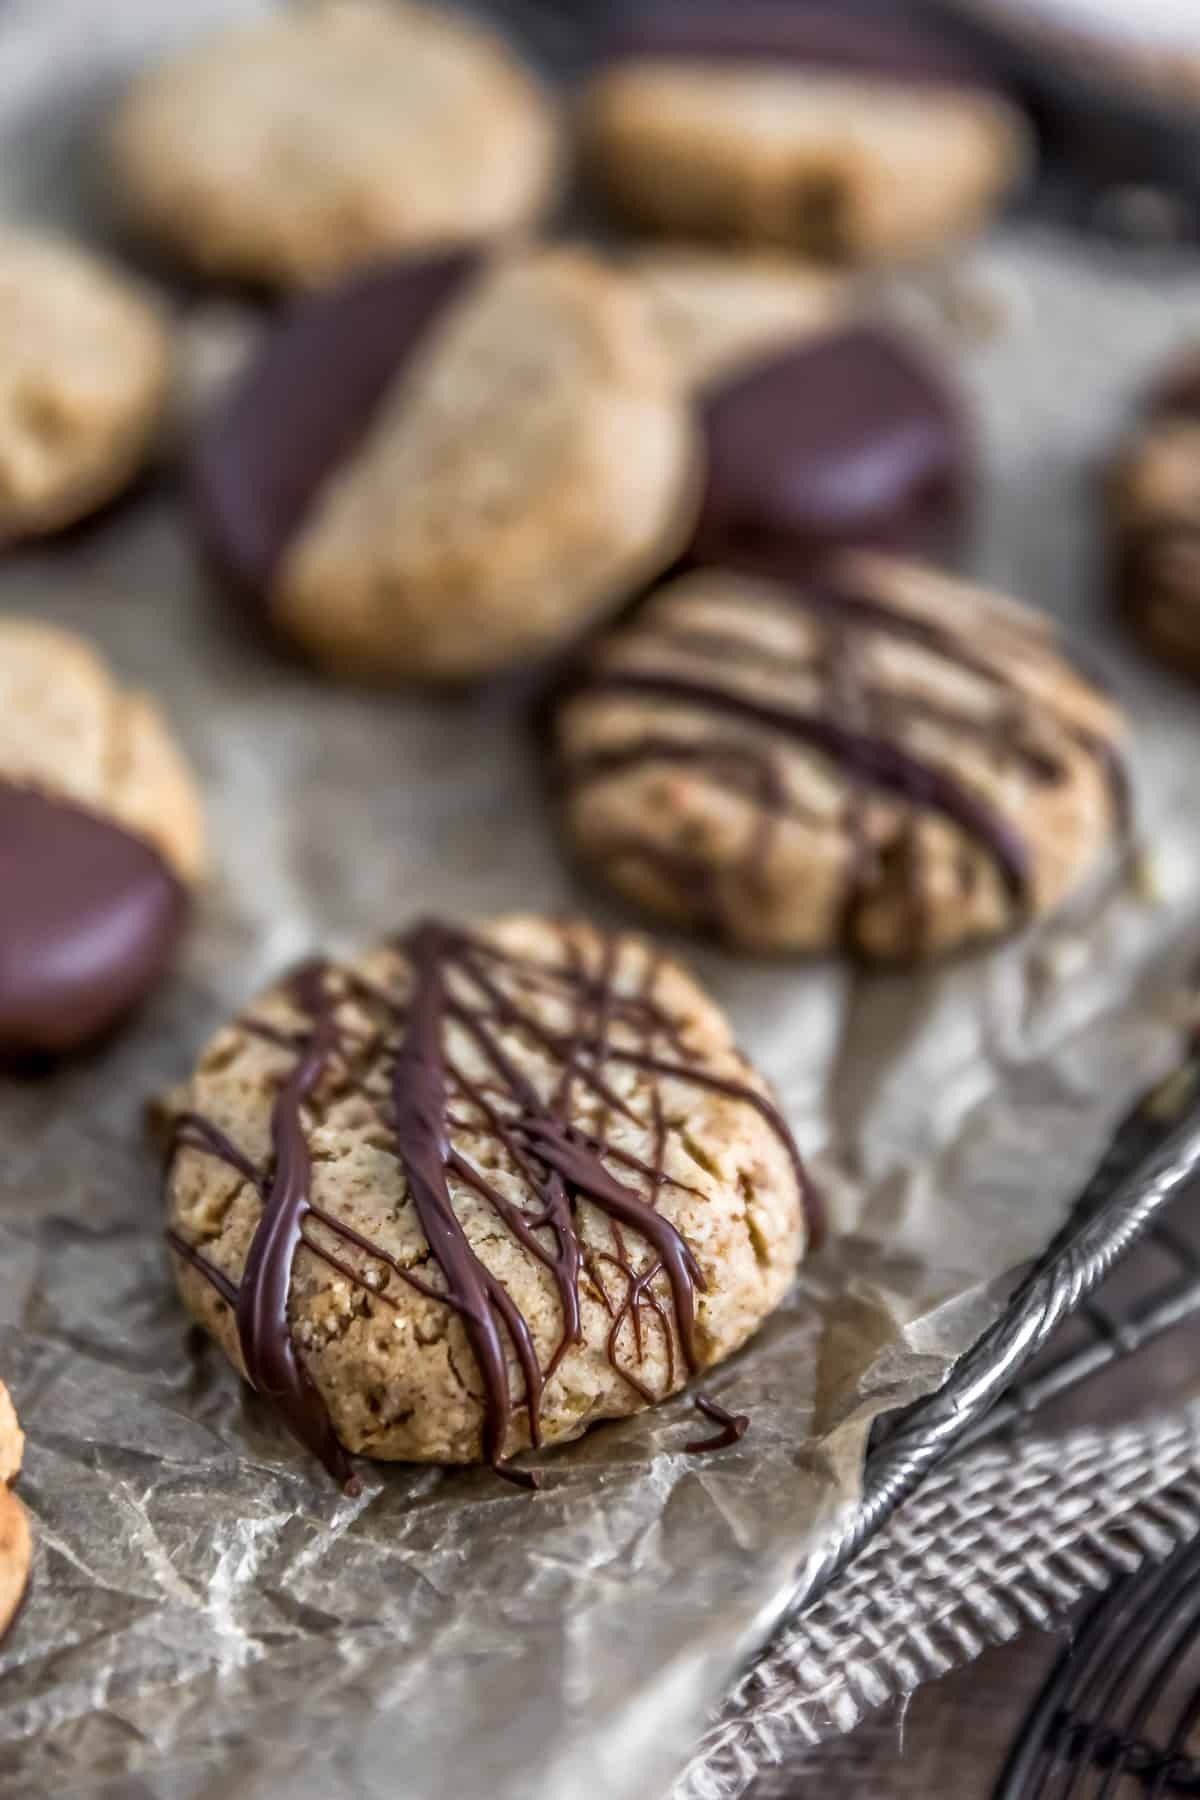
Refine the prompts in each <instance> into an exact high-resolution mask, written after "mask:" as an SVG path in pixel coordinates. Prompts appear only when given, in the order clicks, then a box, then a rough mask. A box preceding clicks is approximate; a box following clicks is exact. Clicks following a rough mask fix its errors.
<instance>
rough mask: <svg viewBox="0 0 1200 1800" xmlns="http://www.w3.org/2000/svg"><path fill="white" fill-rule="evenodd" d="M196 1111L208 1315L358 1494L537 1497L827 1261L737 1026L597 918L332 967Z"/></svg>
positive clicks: (194, 1162) (211, 1055)
mask: <svg viewBox="0 0 1200 1800" xmlns="http://www.w3.org/2000/svg"><path fill="white" fill-rule="evenodd" d="M171 1106H172V1109H173V1110H174V1114H175V1136H174V1148H173V1153H172V1157H171V1162H170V1167H169V1174H168V1184H167V1200H168V1226H169V1232H168V1236H169V1242H170V1244H171V1248H172V1251H173V1261H174V1267H175V1273H176V1278H177V1280H178V1282H179V1287H180V1291H181V1293H182V1295H183V1299H184V1301H185V1303H186V1305H187V1306H188V1308H189V1310H190V1311H191V1312H192V1313H193V1314H194V1315H195V1316H196V1318H198V1319H199V1320H200V1321H201V1323H202V1324H203V1325H204V1326H206V1328H207V1329H208V1330H209V1331H210V1332H211V1333H212V1334H213V1336H214V1337H215V1338H217V1340H218V1341H219V1342H220V1344H221V1345H222V1347H223V1349H224V1350H225V1351H226V1354H227V1355H228V1356H229V1357H230V1359H231V1360H232V1361H233V1362H234V1363H235V1365H236V1366H237V1367H238V1368H239V1369H240V1370H241V1372H242V1373H243V1374H244V1375H245V1376H247V1377H248V1378H249V1380H250V1381H251V1382H252V1384H253V1385H254V1387H255V1388H256V1389H257V1390H258V1391H259V1392H260V1393H261V1394H264V1395H270V1396H271V1397H272V1398H273V1400H274V1401H275V1403H276V1405H277V1406H278V1408H279V1410H280V1411H281V1413H282V1415H283V1418H284V1420H285V1422H286V1423H287V1425H288V1426H289V1428H290V1429H291V1430H292V1432H293V1433H294V1434H295V1435H296V1436H297V1437H298V1438H299V1439H300V1441H301V1442H302V1443H304V1444H306V1445H307V1446H308V1448H309V1449H311V1450H312V1451H313V1452H314V1453H315V1454H316V1455H318V1456H319V1457H321V1459H322V1460H323V1461H324V1463H325V1465H326V1467H327V1468H329V1470H330V1471H331V1473H333V1474H335V1475H336V1476H338V1477H339V1478H340V1479H345V1478H346V1476H347V1475H348V1474H349V1461H348V1457H349V1455H350V1454H362V1455H367V1456H373V1457H380V1458H384V1459H386V1460H401V1461H416V1462H444V1463H463V1462H476V1461H479V1460H480V1459H483V1460H486V1461H490V1462H491V1463H492V1464H493V1465H494V1466H496V1467H497V1468H498V1469H500V1470H501V1471H502V1472H506V1473H513V1472H512V1471H511V1470H508V1469H507V1467H506V1464H507V1459H508V1458H509V1457H510V1456H511V1455H512V1454H513V1453H514V1452H515V1451H518V1450H521V1449H523V1448H525V1447H527V1446H528V1445H530V1444H531V1443H533V1444H539V1443H540V1444H555V1443H561V1442H563V1441H565V1440H567V1439H571V1438H575V1437H578V1436H579V1435H580V1433H581V1432H583V1431H584V1430H585V1429H586V1428H587V1427H588V1426H589V1425H591V1424H593V1423H595V1422H596V1421H597V1420H600V1419H609V1418H620V1417H624V1416H625V1415H627V1414H630V1413H634V1412H638V1411H640V1410H641V1409H642V1408H643V1407H646V1406H649V1405H652V1404H654V1403H655V1402H656V1401H658V1400H660V1399H663V1398H664V1397H665V1396H666V1395H668V1394H671V1393H673V1392H675V1391H676V1390H677V1389H678V1388H680V1387H682V1386H683V1384H684V1383H685V1382H686V1381H687V1379H688V1377H689V1376H690V1375H691V1374H693V1373H695V1372H696V1371H698V1370H701V1369H705V1368H708V1367H710V1366H711V1365H712V1364H714V1363H716V1362H718V1361H720V1360H721V1359H722V1358H723V1357H726V1356H728V1355H729V1354H730V1353H731V1352H732V1351H733V1350H735V1349H736V1348H737V1347H738V1345H740V1344H742V1343H743V1342H744V1341H745V1340H746V1338H748V1337H749V1336H750V1334H751V1333H752V1332H753V1331H754V1330H755V1328H756V1327H757V1326H758V1325H759V1324H760V1323H761V1321H762V1320H763V1319H764V1318H765V1317H766V1315H767V1314H768V1313H769V1312H770V1311H771V1310H772V1308H773V1307H774V1306H775V1305H776V1304H777V1303H778V1302H779V1300H780V1299H781V1298H782V1297H783V1295H784V1293H785V1291H786V1289H787V1287H788V1286H789V1284H790V1282H791V1279H792V1275H793V1273H794V1270H795V1267H796V1263H797V1260H798V1258H799V1256H800V1255H801V1253H802V1251H803V1249H804V1247H805V1244H806V1242H807V1241H808V1237H809V1232H810V1224H809V1222H808V1218H809V1215H808V1214H807V1213H806V1208H805V1200H806V1194H805V1183H804V1176H803V1171H802V1169H801V1165H800V1161H799V1157H798V1156H797V1153H796V1149H795V1145H794V1144H793V1142H792V1139H791V1136H790V1134H789V1132H788V1129H787V1126H786V1125H785V1124H784V1122H783V1120H782V1119H781V1117H780V1116H779V1114H778V1112H777V1111H776V1109H775V1107H774V1105H773V1103H772V1101H771V1100H770V1097H769V1094H768V1090H767V1087H766V1085H765V1083H764V1082H763V1081H762V1080H761V1078H760V1077H759V1076H758V1075H756V1074H755V1072H754V1071H753V1069H751V1068H750V1067H749V1065H748V1064H747V1063H746V1062H745V1060H744V1058H743V1057H742V1056H741V1055H740V1054H739V1053H738V1051H737V1049H736V1048H735V1046H734V1043H733V1040H732V1038H731V1036H730V1031H729V1026H728V1025H727V1023H726V1021H725V1019H724V1018H723V1016H722V1015H721V1013H720V1012H719V1011H718V1010H717V1008H716V1007H715V1006H714V1005H713V1003H712V1002H711V1001H710V1000H709V999H708V998H707V997H706V996H705V995H704V994H703V992H702V991H701V990H700V989H699V988H698V987H697V986H696V984H695V982H694V981H693V980H692V979H691V977H690V976H689V975H687V974H686V973H685V972H684V970H683V969H682V968H680V967H679V966H678V965H677V964H675V963H673V962H671V961H669V960H668V959H667V958H665V957H664V956H662V955H661V954H660V953H659V952H657V951H656V950H654V949H653V948H652V947H651V946H650V945H648V944H646V943H645V942H643V941H642V940H640V939H635V938H630V937H624V936H621V937H617V936H606V935H603V934H601V933H599V932H597V931H595V930H593V929H592V928H591V927H590V926H587V925H584V924H572V923H563V922H551V921H549V920H546V919H542V918H537V917H533V916H514V917H508V918H504V919H501V920H498V921H494V922H492V923H490V924H487V925H483V926H480V927H478V928H476V929H473V930H471V931H466V930H463V929H461V928H458V927H455V926H452V925H447V924H443V923H440V922H437V921H428V920H427V921H423V922H421V923H418V924H417V925H415V926H413V927H412V928H410V929H409V930H408V931H406V932H405V933H404V934H403V935H402V936H399V937H396V938H393V939H390V940H387V941H385V942H384V943H382V944H379V945H376V946H375V947H374V948H372V949H370V950H368V951H366V952H364V953H362V954H360V955H357V956H354V957H352V958H350V959H349V960H346V961H337V962H321V963H316V964H310V965H307V966H306V967H304V968H302V969H300V970H299V971H297V972H296V973H295V974H294V975H293V976H292V977H291V978H290V979H289V980H286V981H284V982H281V983H280V984H279V985H278V986H276V987H274V988H272V989H270V990H269V991H268V992H267V993H266V994H264V995H262V996H261V997H260V998H259V999H257V1000H256V1001H255V1002H254V1003H253V1005H252V1006H251V1007H250V1009H249V1010H248V1011H247V1012H246V1013H245V1014H244V1015H243V1016H242V1017H241V1018H239V1019H237V1020H235V1021H234V1022H233V1023H232V1024H231V1025H229V1026H228V1027H226V1028H225V1029H224V1030H223V1031H221V1032H219V1033H218V1034H217V1036H216V1037H215V1038H214V1039H213V1040H212V1042H211V1043H210V1044H209V1046H208V1048H207V1049H206V1050H205V1051H204V1053H203V1054H202V1056H201V1057H200V1060H199V1062H198V1064H197V1067H196V1070H195V1072H194V1074H193V1076H192V1079H191V1081H190V1083H189V1084H188V1085H187V1087H186V1089H184V1090H183V1091H182V1092H180V1093H178V1094H177V1095H175V1096H172V1100H171ZM514 1478H520V1477H514ZM524 1479H525V1480H526V1481H528V1480H529V1479H530V1478H529V1477H528V1476H526V1477H524Z"/></svg>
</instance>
